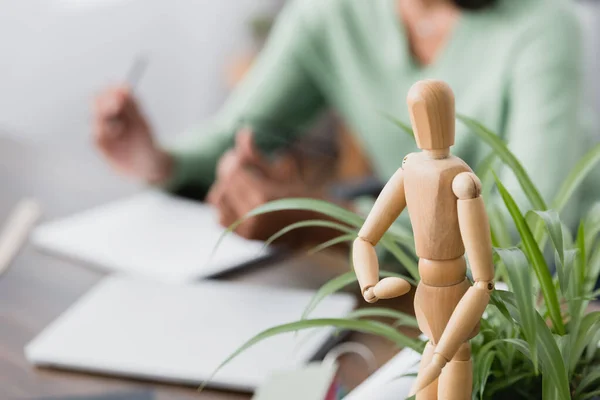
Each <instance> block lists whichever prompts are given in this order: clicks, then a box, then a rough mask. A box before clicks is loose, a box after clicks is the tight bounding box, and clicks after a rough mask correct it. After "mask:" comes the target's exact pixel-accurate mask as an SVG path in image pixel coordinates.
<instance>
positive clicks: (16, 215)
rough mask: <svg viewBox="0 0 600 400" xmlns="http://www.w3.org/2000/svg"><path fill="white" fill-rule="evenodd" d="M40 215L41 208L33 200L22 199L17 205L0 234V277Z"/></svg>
mask: <svg viewBox="0 0 600 400" xmlns="http://www.w3.org/2000/svg"><path fill="white" fill-rule="evenodd" d="M41 215H42V210H41V207H40V205H39V204H38V203H37V202H36V201H35V200H32V199H23V200H21V201H20V202H19V203H17V205H16V206H15V208H14V209H13V211H12V212H11V214H10V216H9V217H8V221H7V222H6V225H5V226H4V228H3V229H2V233H0V276H1V275H2V274H4V273H5V272H6V271H7V270H8V267H10V264H11V263H12V261H13V260H14V258H15V257H16V255H17V254H18V253H19V250H20V249H21V247H23V244H25V241H26V240H27V237H28V236H29V232H31V229H32V228H33V226H34V225H35V223H36V222H37V221H38V219H39V218H40V216H41Z"/></svg>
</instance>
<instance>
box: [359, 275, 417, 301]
mask: <svg viewBox="0 0 600 400" xmlns="http://www.w3.org/2000/svg"><path fill="white" fill-rule="evenodd" d="M410 288H411V286H410V283H408V281H406V280H404V279H402V278H397V277H388V278H383V279H382V280H380V281H379V282H377V284H376V285H375V286H372V287H370V288H368V289H366V290H365V291H364V293H363V297H364V299H365V301H367V302H368V303H375V302H376V301H377V300H379V299H393V298H395V297H400V296H403V295H405V294H406V293H408V292H409V291H410Z"/></svg>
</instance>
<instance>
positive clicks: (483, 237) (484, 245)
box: [458, 197, 494, 283]
mask: <svg viewBox="0 0 600 400" xmlns="http://www.w3.org/2000/svg"><path fill="white" fill-rule="evenodd" d="M458 217H459V222H460V232H461V235H462V237H463V239H464V241H465V248H466V251H467V256H468V257H469V265H470V266H471V272H472V273H473V279H474V280H475V281H485V282H490V283H491V282H492V281H493V280H494V262H493V259H492V239H491V236H490V223H489V221H488V218H487V214H486V212H485V205H484V203H483V199H482V198H481V197H477V198H475V199H469V200H458Z"/></svg>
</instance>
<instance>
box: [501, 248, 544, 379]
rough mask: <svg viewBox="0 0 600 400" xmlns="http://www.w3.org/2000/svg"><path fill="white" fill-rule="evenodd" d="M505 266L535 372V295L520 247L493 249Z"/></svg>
mask: <svg viewBox="0 0 600 400" xmlns="http://www.w3.org/2000/svg"><path fill="white" fill-rule="evenodd" d="M495 251H496V254H498V255H499V256H500V258H501V259H502V262H503V263H504V265H505V266H506V269H507V271H508V276H509V278H510V286H511V288H512V292H513V293H514V294H515V300H516V302H517V310H518V312H519V317H520V325H521V328H522V329H523V335H524V336H525V340H527V343H528V344H529V351H530V352H531V359H532V361H533V366H534V369H535V372H536V373H537V371H538V363H537V350H536V348H537V333H536V315H537V313H536V311H535V301H534V299H535V296H534V293H533V291H532V284H531V274H530V273H529V270H528V267H529V262H528V261H527V257H525V254H523V252H522V251H521V250H520V249H517V248H512V249H495Z"/></svg>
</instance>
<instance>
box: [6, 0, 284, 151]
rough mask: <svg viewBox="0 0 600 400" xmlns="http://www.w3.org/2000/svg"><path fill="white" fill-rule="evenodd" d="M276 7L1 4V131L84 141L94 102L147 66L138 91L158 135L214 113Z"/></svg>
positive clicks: (161, 2)
mask: <svg viewBox="0 0 600 400" xmlns="http://www.w3.org/2000/svg"><path fill="white" fill-rule="evenodd" d="M280 3H282V0H228V1H221V0H169V1H165V0H0V53H1V54H0V134H9V135H14V136H18V137H20V138H24V139H35V140H36V141H40V140H47V139H53V141H54V140H55V139H64V140H73V139H76V138H84V137H87V136H88V135H89V118H90V112H89V108H90V100H91V99H92V97H93V95H94V93H96V92H97V91H98V90H99V89H101V88H103V87H105V86H106V85H108V84H110V83H115V82H120V81H122V80H123V79H124V78H125V76H126V74H127V71H128V69H129V68H130V66H131V64H132V61H133V60H134V58H135V57H136V56H137V55H140V54H145V55H147V56H148V58H149V65H148V69H147V70H146V73H145V74H144V76H143V78H142V80H141V82H140V85H139V89H138V91H137V94H138V95H139V97H140V98H141V100H142V102H143V104H144V106H145V109H146V111H147V114H149V116H150V117H151V118H152V121H153V123H154V124H155V127H156V129H157V131H158V134H159V135H160V136H162V137H163V138H164V137H169V136H172V135H176V134H178V133H180V132H181V131H182V130H183V129H185V128H186V127H189V126H190V125H191V124H193V123H195V122H198V121H200V120H202V119H203V118H204V117H206V116H208V115H210V114H211V113H213V112H214V111H215V110H216V109H217V108H218V106H219V105H220V104H221V103H222V101H223V99H224V97H225V96H226V93H227V91H228V88H227V82H226V79H225V75H226V72H225V71H227V69H228V68H229V67H230V65H231V63H232V62H234V60H235V58H236V57H240V55H242V54H245V53H247V52H249V51H252V49H253V48H254V47H255V46H256V45H255V43H254V39H253V37H252V32H251V27H250V25H251V22H252V20H254V19H256V18H259V17H261V16H265V15H267V16H268V15H272V14H273V13H274V12H275V11H276V10H277V9H278V5H279V4H280Z"/></svg>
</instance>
